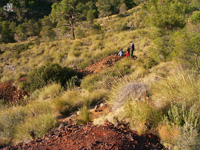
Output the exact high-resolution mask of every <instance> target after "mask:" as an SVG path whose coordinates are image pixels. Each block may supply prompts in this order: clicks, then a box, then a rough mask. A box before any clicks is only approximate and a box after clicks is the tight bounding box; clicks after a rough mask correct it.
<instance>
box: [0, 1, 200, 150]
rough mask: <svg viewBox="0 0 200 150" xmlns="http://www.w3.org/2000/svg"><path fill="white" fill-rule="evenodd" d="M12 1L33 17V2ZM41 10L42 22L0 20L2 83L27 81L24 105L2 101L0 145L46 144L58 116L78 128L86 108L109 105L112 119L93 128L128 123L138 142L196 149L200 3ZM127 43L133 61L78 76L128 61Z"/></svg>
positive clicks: (199, 137)
mask: <svg viewBox="0 0 200 150" xmlns="http://www.w3.org/2000/svg"><path fill="white" fill-rule="evenodd" d="M10 2H12V3H13V5H16V10H17V11H19V8H21V7H22V6H23V8H24V9H27V10H30V11H27V12H29V13H33V14H35V13H36V14H37V13H38V10H34V11H33V8H35V7H36V6H38V5H39V4H38V3H37V2H35V1H34V2H27V1H25V0H24V1H21V2H20V3H19V2H18V1H17V0H16V1H10ZM45 2H46V3H48V4H49V5H46V6H47V7H48V9H46V10H45V11H44V12H42V13H41V15H39V16H38V18H32V19H30V16H29V15H30V14H29V13H24V14H21V15H20V13H13V16H12V15H10V14H9V16H10V17H11V18H13V19H10V20H9V19H8V20H6V19H7V18H8V16H6V15H5V13H6V12H2V11H0V16H1V17H3V18H0V29H1V30H0V35H1V36H0V37H1V38H0V42H1V45H0V61H1V64H0V80H1V82H3V81H8V80H11V79H14V80H17V79H19V78H21V77H24V76H27V77H28V79H27V81H26V82H24V83H23V84H22V85H17V86H19V87H20V88H25V89H26V90H27V91H29V94H30V96H27V97H25V98H24V99H25V103H22V104H15V105H7V104H4V103H3V101H2V100H0V102H1V103H0V145H6V144H14V143H18V142H21V141H25V142H27V141H30V140H31V139H34V138H37V137H42V136H43V135H44V134H45V133H47V132H48V131H49V130H50V129H51V128H54V127H56V126H57V125H58V124H59V119H58V118H59V117H60V116H68V115H70V114H71V113H75V112H76V111H79V118H78V121H77V122H79V123H87V122H88V121H91V116H90V113H89V110H88V109H90V107H91V106H94V105H95V104H97V103H98V102H99V101H102V100H106V102H107V103H108V106H109V107H110V111H109V112H108V113H106V114H103V115H102V116H100V117H98V118H96V119H94V123H95V124H102V123H104V122H105V121H106V120H108V121H110V122H112V123H116V122H118V121H119V122H122V123H128V124H129V127H130V128H131V129H134V130H136V131H137V132H138V133H139V134H145V133H149V132H153V133H154V134H157V135H158V136H159V137H160V139H161V141H162V142H163V143H164V144H165V146H166V147H170V148H172V147H173V148H174V149H192V150H193V149H195V150H196V149H199V147H200V146H199V141H200V114H199V111H198V110H199V108H200V92H199V91H200V75H199V73H200V67H199V66H200V65H199V64H200V51H199V47H200V17H199V16H200V12H199V8H200V3H199V1H197V0H187V1H186V0H145V1H142V2H141V1H137V0H117V1H115V0H95V1H89V0H88V1H79V0H74V1H71V0H61V1H56V2H55V1H45ZM45 2H44V3H45ZM53 2H54V3H53ZM70 5H72V6H73V7H69V6H70ZM0 6H1V4H0ZM50 6H52V8H51V7H50ZM25 12H26V11H25ZM63 14H65V15H63ZM7 15H8V14H7ZM77 16H78V17H77ZM25 18H26V19H25ZM33 29H34V30H33ZM73 39H74V40H73ZM16 41H17V43H15V42H16ZM131 41H133V43H134V44H135V51H134V55H136V56H137V59H135V60H134V59H132V58H131V57H128V58H122V59H120V60H119V61H118V62H117V63H116V64H114V65H113V66H111V67H109V68H104V69H102V71H100V72H98V73H94V74H90V75H87V76H84V77H82V76H80V74H79V73H77V70H81V69H84V68H86V67H87V66H90V65H92V64H94V63H96V62H98V61H101V60H102V59H104V58H105V57H107V56H109V55H111V54H116V55H117V53H118V52H119V51H120V50H121V49H123V51H124V52H126V49H127V47H128V46H130V42H131ZM72 68H73V69H72ZM16 83H17V82H16Z"/></svg>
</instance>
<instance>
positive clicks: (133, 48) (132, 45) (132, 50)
mask: <svg viewBox="0 0 200 150" xmlns="http://www.w3.org/2000/svg"><path fill="white" fill-rule="evenodd" d="M134 50H135V45H134V43H133V42H131V56H132V57H133V52H134Z"/></svg>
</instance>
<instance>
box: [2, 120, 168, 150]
mask: <svg viewBox="0 0 200 150" xmlns="http://www.w3.org/2000/svg"><path fill="white" fill-rule="evenodd" d="M66 124H67V123H66ZM17 149H18V150H111V149H112V150H147V149H149V150H150V149H154V150H161V149H164V147H163V145H162V144H160V141H159V138H158V137H156V136H155V135H152V134H147V135H142V136H139V135H138V134H137V133H135V132H134V131H131V130H127V129H126V128H125V127H124V126H123V125H120V126H118V127H114V125H112V124H111V123H108V122H106V123H105V125H104V126H94V125H91V124H89V125H74V126H70V125H64V124H62V126H60V127H59V128H58V129H55V130H53V131H51V132H50V133H49V134H47V135H45V136H44V137H43V138H40V139H35V140H33V141H31V142H30V143H27V144H23V143H21V144H18V145H16V146H9V147H6V148H4V149H3V150H17Z"/></svg>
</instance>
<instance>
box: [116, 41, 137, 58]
mask: <svg viewBox="0 0 200 150" xmlns="http://www.w3.org/2000/svg"><path fill="white" fill-rule="evenodd" d="M134 50H135V45H134V43H133V42H131V46H130V47H127V49H126V57H129V56H131V57H133V52H134ZM123 53H124V52H123V49H121V50H120V52H119V53H118V55H119V56H123Z"/></svg>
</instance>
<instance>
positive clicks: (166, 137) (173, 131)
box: [158, 125, 180, 143]
mask: <svg viewBox="0 0 200 150" xmlns="http://www.w3.org/2000/svg"><path fill="white" fill-rule="evenodd" d="M158 133H159V137H160V138H161V139H162V140H163V141H165V142H168V143H174V142H175V141H176V140H177V139H178V137H179V136H180V130H179V128H178V127H176V126H173V127H171V126H169V125H161V126H160V128H159V129H158Z"/></svg>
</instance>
